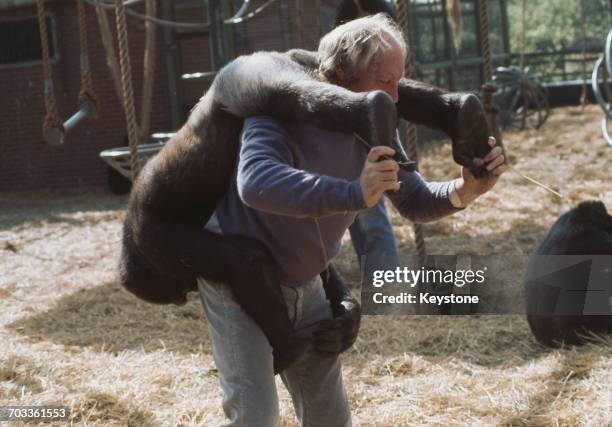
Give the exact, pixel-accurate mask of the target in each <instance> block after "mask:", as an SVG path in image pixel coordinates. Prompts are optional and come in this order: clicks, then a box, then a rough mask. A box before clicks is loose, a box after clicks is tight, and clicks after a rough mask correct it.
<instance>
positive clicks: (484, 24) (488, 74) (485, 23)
mask: <svg viewBox="0 0 612 427" xmlns="http://www.w3.org/2000/svg"><path fill="white" fill-rule="evenodd" d="M479 5H480V49H481V51H482V58H483V66H482V71H483V75H484V81H485V83H487V82H489V81H491V78H492V76H493V71H492V69H491V41H490V40H489V3H488V0H480V1H479Z"/></svg>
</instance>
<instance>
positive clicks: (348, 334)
mask: <svg viewBox="0 0 612 427" xmlns="http://www.w3.org/2000/svg"><path fill="white" fill-rule="evenodd" d="M332 311H333V313H334V318H333V319H326V320H323V321H321V322H320V323H319V327H318V329H317V331H316V332H315V338H314V347H315V349H316V350H317V352H319V353H321V354H324V355H328V356H331V355H338V354H340V353H342V352H343V351H345V350H347V349H349V348H350V347H351V346H352V345H353V344H354V343H355V340H356V339H357V334H358V333H359V326H360V324H361V306H360V305H359V302H358V301H357V300H356V299H355V297H354V296H353V295H352V294H350V293H348V294H345V295H344V296H343V297H342V299H341V300H340V301H338V302H336V303H335V304H334V303H333V302H332Z"/></svg>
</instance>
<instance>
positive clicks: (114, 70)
mask: <svg viewBox="0 0 612 427" xmlns="http://www.w3.org/2000/svg"><path fill="white" fill-rule="evenodd" d="M95 8H96V17H97V18H98V27H100V35H101V36H102V46H104V51H105V52H106V65H108V68H109V70H110V73H111V76H112V78H113V86H114V87H115V93H116V94H117V99H118V100H119V104H120V105H121V108H125V106H124V102H123V92H121V74H120V71H119V64H118V63H117V53H116V52H115V46H114V43H113V35H112V33H111V28H110V24H109V22H108V16H107V15H106V10H105V9H103V8H102V5H101V4H100V3H99V2H96V3H95Z"/></svg>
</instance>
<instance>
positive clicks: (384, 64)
mask: <svg viewBox="0 0 612 427" xmlns="http://www.w3.org/2000/svg"><path fill="white" fill-rule="evenodd" d="M388 42H389V44H390V48H389V49H387V50H386V51H385V52H384V53H383V54H382V56H381V58H380V59H379V61H377V62H375V63H374V64H372V65H371V66H370V67H369V68H368V69H367V70H365V71H364V72H363V73H362V75H361V76H358V77H357V80H355V82H354V83H353V84H351V85H350V86H348V87H347V89H350V90H352V91H354V92H370V91H373V90H382V91H383V92H386V93H388V94H389V96H391V98H393V102H397V100H398V93H397V85H398V83H399V81H400V79H401V78H402V77H403V75H404V61H405V59H404V52H403V51H402V48H401V47H400V46H399V45H398V44H397V43H396V42H395V41H394V40H388Z"/></svg>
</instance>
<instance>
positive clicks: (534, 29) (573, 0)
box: [508, 0, 612, 53]
mask: <svg viewBox="0 0 612 427" xmlns="http://www.w3.org/2000/svg"><path fill="white" fill-rule="evenodd" d="M525 3H526V13H525V16H526V19H525V47H524V51H525V53H530V52H551V51H558V50H563V49H575V50H577V51H582V22H581V1H580V0H543V1H526V2H525ZM584 3H585V8H586V20H585V22H586V36H587V46H588V50H591V51H593V50H596V49H599V50H602V51H603V46H604V43H605V39H606V36H607V34H608V31H609V30H610V24H611V23H612V20H611V13H610V4H609V0H585V2H584ZM522 7H523V0H509V1H508V20H509V24H510V47H511V50H512V52H513V53H520V52H521V50H522V46H521V33H522V32H523V28H522V26H523V25H522Z"/></svg>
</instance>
